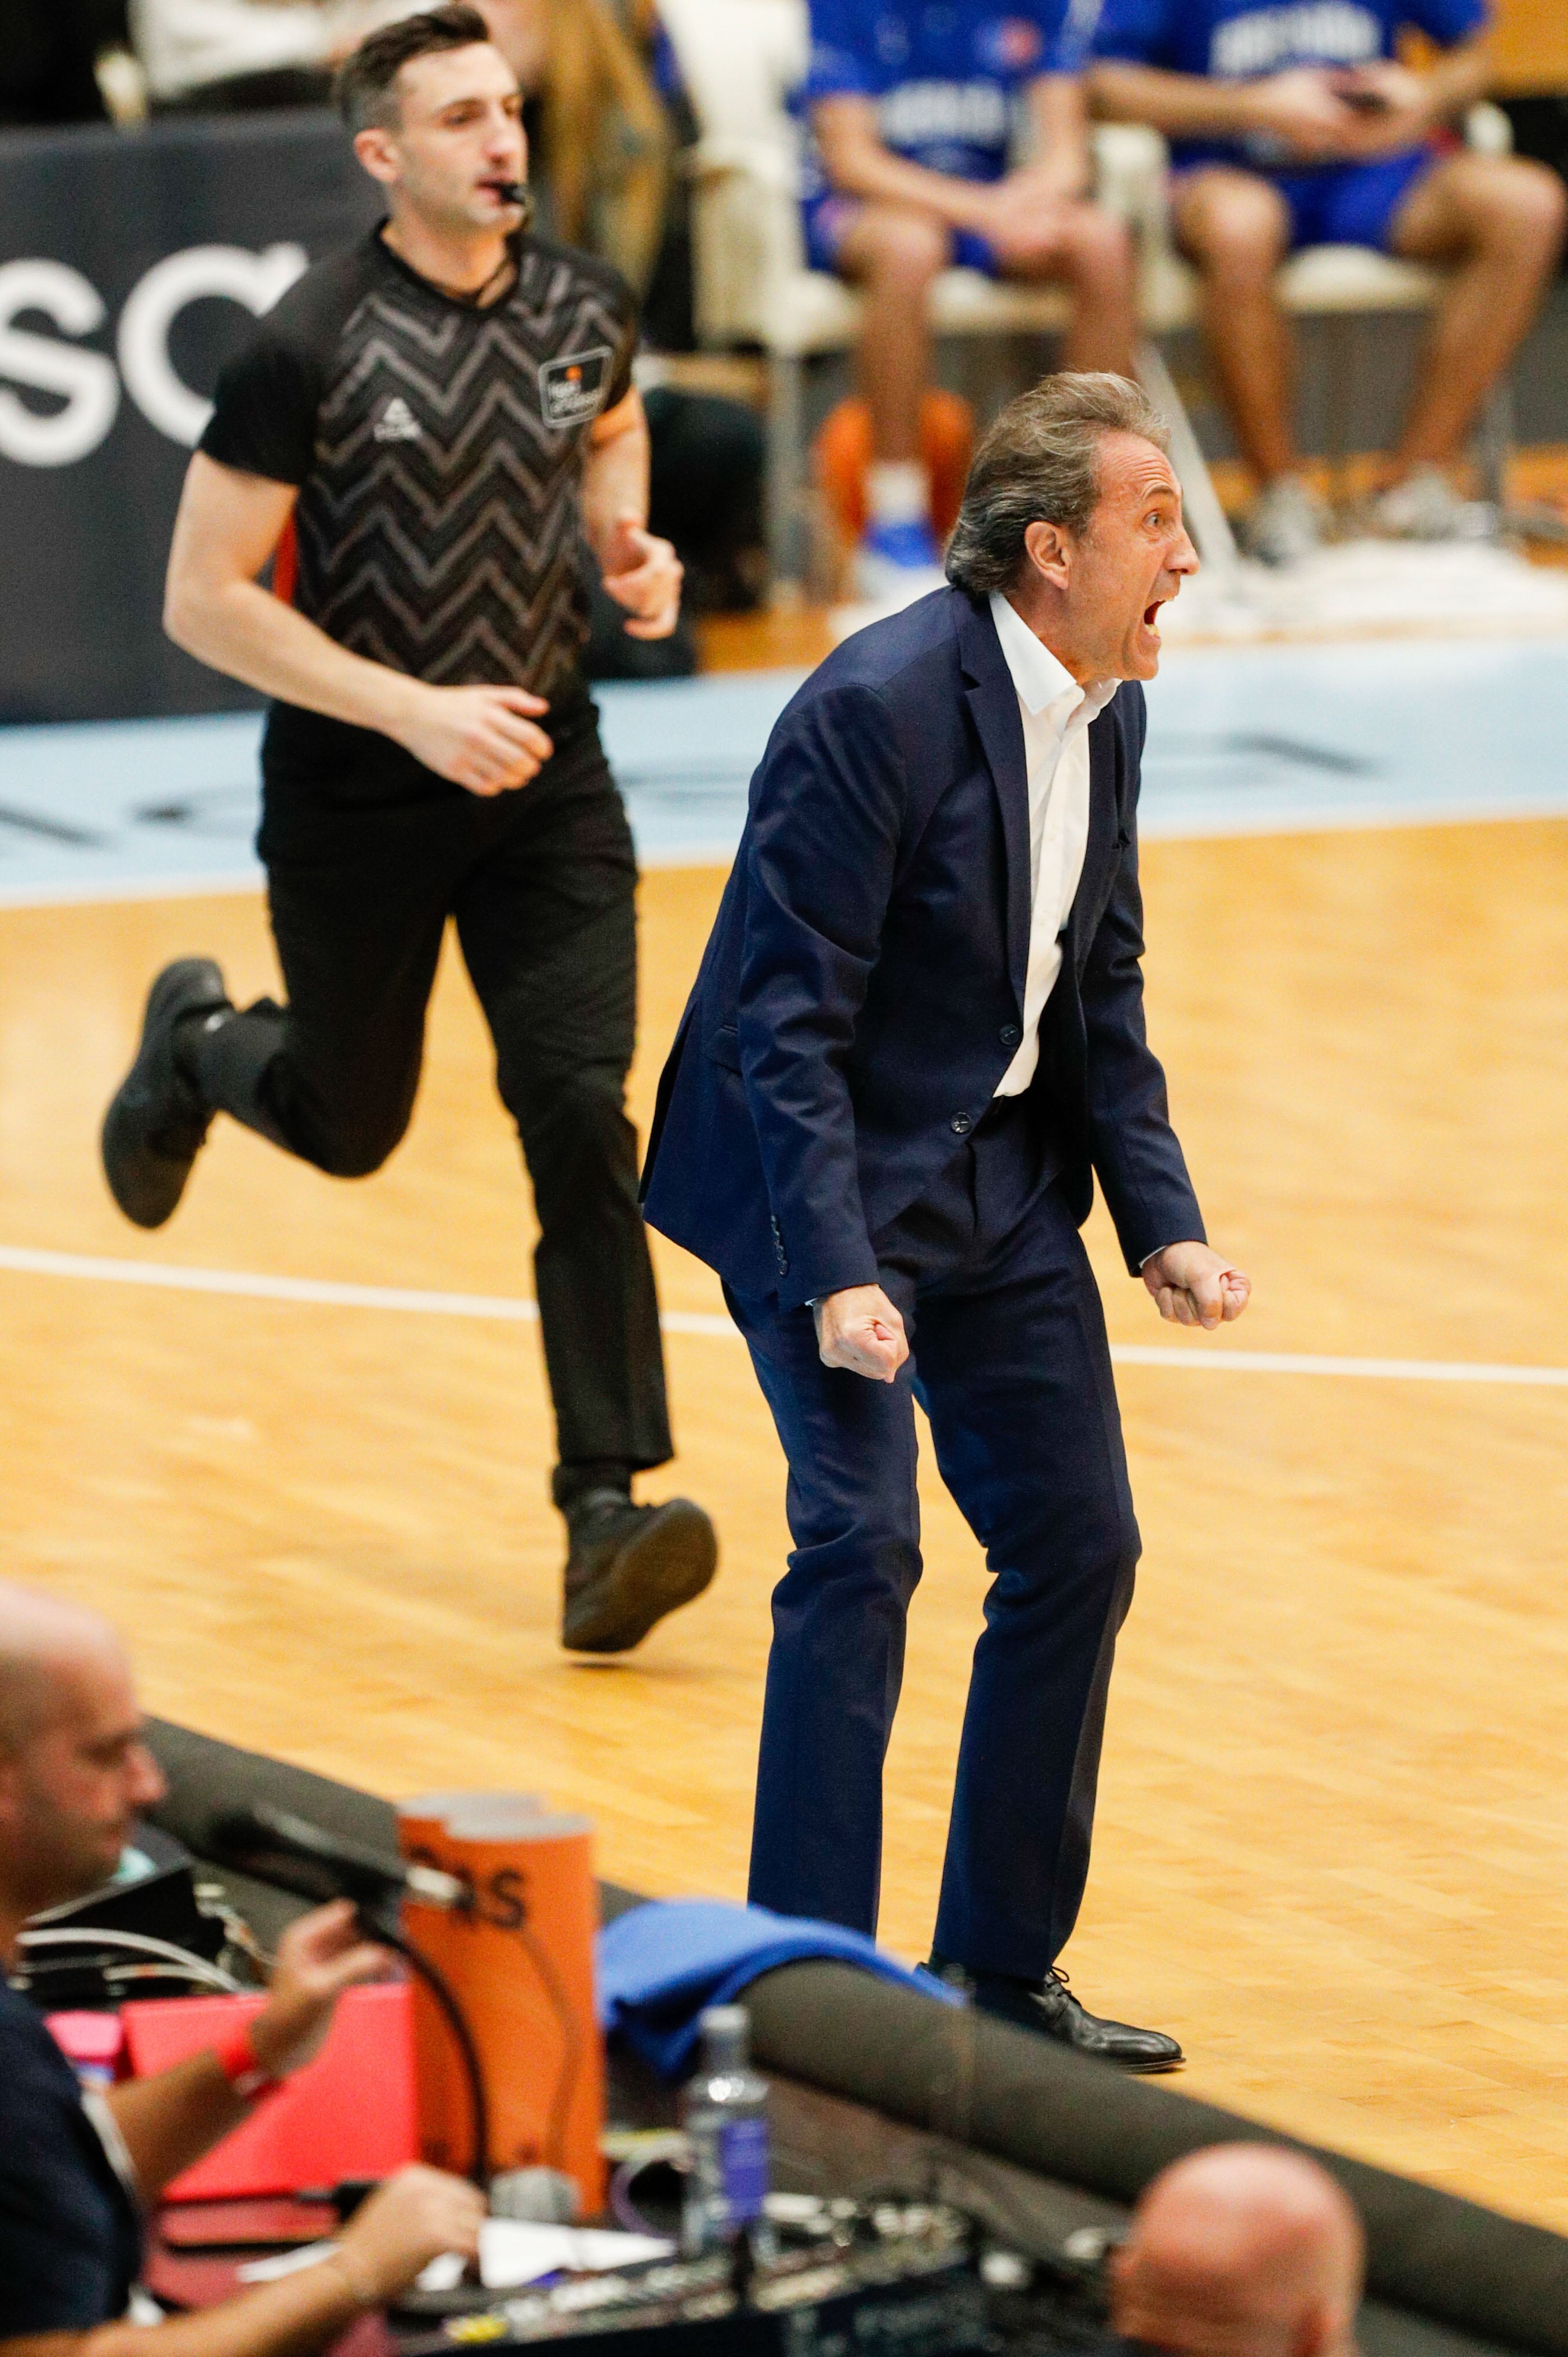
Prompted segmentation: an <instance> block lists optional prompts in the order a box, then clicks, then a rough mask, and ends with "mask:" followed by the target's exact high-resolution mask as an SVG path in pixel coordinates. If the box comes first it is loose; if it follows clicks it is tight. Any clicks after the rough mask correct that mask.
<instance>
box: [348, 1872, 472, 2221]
mask: <svg viewBox="0 0 1568 2357" xmlns="http://www.w3.org/2000/svg"><path fill="white" fill-rule="evenodd" d="M366 1928H367V1929H368V1931H369V1932H370V1934H371V1938H372V1939H374V1940H375V1941H376V1942H377V1943H378V1944H379V1945H380V1946H381V1947H383V1948H391V1949H392V1950H393V1951H394V1953H396V1954H398V1955H400V1956H401V1957H402V1958H403V1962H404V1963H405V1964H410V1965H412V1966H413V1970H414V1972H415V1973H416V1974H417V1975H418V1976H419V1978H420V1979H421V1980H422V1981H423V1982H424V1986H425V1987H426V1988H427V1989H428V1990H429V1991H430V1994H431V1996H433V1997H434V1998H435V2003H436V2005H437V2007H439V2009H440V2012H441V2017H442V2018H443V2020H444V2021H445V2022H446V2027H447V2029H449V2030H450V2031H451V2033H452V2042H453V2044H454V2045H455V2046H456V2049H457V2051H458V2053H459V2054H460V2055H461V2057H462V2061H463V2075H464V2077H465V2078H466V2080H467V2085H468V2108H469V2111H470V2114H471V2115H472V2119H473V2131H474V2144H473V2158H472V2159H471V2161H470V2162H469V2165H468V2168H467V2170H466V2171H465V2174H466V2175H467V2176H468V2177H470V2178H471V2179H473V2181H474V2183H475V2184H476V2185H477V2186H478V2189H479V2190H480V2192H481V2193H482V2192H483V2191H484V2190H485V2188H486V2186H487V2185H488V2183H489V2160H490V2107H489V2098H488V2097H487V2095H486V2093H485V2074H484V2071H483V2069H482V2068H481V2066H480V2062H479V2050H478V2047H477V2046H476V2045H475V2043H474V2035H473V2032H472V2030H471V2029H469V2028H468V2024H467V2020H466V2018H464V2014H463V2008H462V2007H461V2006H460V2005H459V2004H458V2002H457V2000H456V1997H455V1996H453V1994H452V1991H451V1989H450V1987H449V1986H448V1985H447V1983H446V1979H445V1978H444V1977H443V1975H441V1974H440V1973H438V1972H437V1971H436V1969H435V1965H434V1964H431V1963H430V1962H429V1960H428V1959H427V1958H426V1957H424V1956H422V1955H421V1954H420V1953H419V1950H418V1949H417V1948H416V1947H414V1946H413V1944H412V1943H410V1942H409V1941H407V1940H405V1939H404V1938H403V1934H402V1932H397V1931H392V1930H389V1929H388V1927H387V1925H386V1924H385V1923H384V1922H383V1921H381V1918H380V1917H379V1916H373V1917H371V1918H370V1919H368V1921H367V1926H366Z"/></svg>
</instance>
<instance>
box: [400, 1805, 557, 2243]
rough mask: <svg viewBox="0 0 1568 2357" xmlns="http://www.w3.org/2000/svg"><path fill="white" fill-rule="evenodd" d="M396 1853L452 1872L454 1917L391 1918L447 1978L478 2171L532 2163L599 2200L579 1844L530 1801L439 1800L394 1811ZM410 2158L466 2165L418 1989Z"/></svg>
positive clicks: (435, 2027) (463, 2117)
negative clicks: (482, 2095)
mask: <svg viewBox="0 0 1568 2357" xmlns="http://www.w3.org/2000/svg"><path fill="white" fill-rule="evenodd" d="M398 1838H399V1842H400V1845H401V1846H402V1849H403V1855H404V1857H410V1858H414V1859H417V1860H418V1861H419V1862H420V1863H421V1864H423V1865H426V1866H436V1867H441V1868H442V1869H443V1870H444V1871H445V1872H446V1873H447V1874H454V1875H456V1876H457V1877H458V1878H459V1879H460V1880H462V1881H463V1882H464V1883H465V1884H466V1885H467V1888H468V1889H469V1890H470V1891H471V1892H472V1894H473V1900H472V1905H471V1906H470V1907H469V1908H468V1909H467V1910H465V1911H464V1912H461V1913H457V1914H443V1913H441V1912H440V1911H439V1910H436V1909H435V1908H430V1907H420V1906H414V1905H409V1906H406V1907H405V1908H404V1910H403V1928H404V1933H405V1936H406V1937H407V1939H408V1940H409V1942H410V1943H411V1944H412V1945H413V1946H414V1947H416V1948H417V1949H418V1950H419V1951H420V1953H422V1954H423V1955H424V1956H426V1957H428V1959H429V1961H430V1962H431V1964H434V1965H435V1968H436V1970H437V1971H438V1972H439V1973H440V1974H441V1975H443V1976H444V1978H445V1979H446V1981H447V1982H448V1983H449V1985H450V1986H451V1989H452V1993H453V1995H454V1996H455V1997H456V2000H457V2003H458V2004H459V2006H460V2007H462V2009H463V2012H464V2014H465V2015H466V2017H467V2022H468V2026H469V2029H471V2030H472V2032H473V2037H474V2043H475V2045H476V2046H477V2048H478V2054H479V2061H480V2064H481V2067H482V2069H483V2072H484V2078H485V2092H486V2095H487V2097H488V2099H489V2114H490V2121H489V2129H490V2133H489V2154H488V2156H487V2158H488V2162H489V2168H490V2169H492V2170H495V2169H526V2168H532V2167H534V2166H536V2165H538V2164H539V2163H544V2164H545V2165H547V2166H548V2167H550V2168H552V2169H561V2170H562V2171H563V2172H564V2174H565V2175H566V2176H568V2177H571V2178H574V2179H575V2180H576V2184H577V2187H578V2190H579V2191H580V2193H581V2196H582V2203H583V2209H584V2211H585V2212H588V2213H591V2212H594V2211H596V2210H597V2209H598V2208H599V2207H600V2205H601V2203H602V2201H603V2199H604V2163H603V2161H602V2159H601V2158H600V2154H599V2136H600V2133H601V2130H602V2128H603V2126H604V2055H603V2050H602V2047H601V2043H600V2040H599V2034H598V2028H597V2024H596V2018H595V2011H594V1932H595V1929H596V1923H597V1920H598V1909H597V1900H596V1891H595V1887H594V1869H593V1857H592V1836H591V1833H590V1828H589V1826H588V1824H587V1821H586V1819H585V1818H583V1817H567V1816H552V1815H549V1814H547V1813H545V1812H544V1810H543V1808H542V1805H541V1803H539V1802H538V1801H537V1800H536V1799H534V1798H533V1797H532V1795H523V1794H513V1795H508V1794H503V1793H487V1792H475V1793H469V1794H467V1795H465V1794H460V1793H451V1792H447V1793H440V1794H432V1795H426V1796H425V1797H424V1799H423V1800H416V1801H410V1802H408V1803H405V1804H404V1805H403V1808H402V1809H400V1811H399V1813H398ZM413 2027H414V2064H415V2076H416V2081H417V2085H418V2091H419V2093H418V2100H419V2140H420V2149H421V2151H422V2152H423V2154H424V2158H425V2159H426V2160H428V2161H432V2162H434V2163H435V2165H436V2166H437V2167H439V2168H443V2169H467V2167H468V2165H469V2163H470V2161H471V2159H472V2157H473V2134H472V2119H471V2115H470V2110H469V2104H468V2096H467V2085H466V2083H465V2080H464V2077H463V2072H462V2065H461V2061H460V2060H459V2058H458V2056H457V2054H456V2050H455V2049H454V2046H453V2042H452V2036H451V2032H450V2030H449V2029H447V2027H446V2022H445V2020H444V2019H443V2018H442V2016H441V2014H440V2012H439V2010H438V2009H437V2007H436V2006H435V2001H434V1999H433V1998H432V1997H431V1996H430V1995H429V1993H428V1992H427V1991H426V1990H425V1989H424V1988H423V1987H420V1986H418V1985H417V1984H416V1986H415V1989H414V1996H413Z"/></svg>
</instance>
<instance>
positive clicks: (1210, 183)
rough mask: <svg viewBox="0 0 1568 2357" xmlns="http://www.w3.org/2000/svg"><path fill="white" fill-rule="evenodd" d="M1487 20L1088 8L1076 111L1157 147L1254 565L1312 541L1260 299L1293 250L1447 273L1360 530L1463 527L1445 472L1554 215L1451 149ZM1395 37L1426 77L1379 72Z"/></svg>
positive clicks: (1556, 207)
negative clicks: (1142, 133)
mask: <svg viewBox="0 0 1568 2357" xmlns="http://www.w3.org/2000/svg"><path fill="white" fill-rule="evenodd" d="M1406 32H1412V33H1419V34H1423V35H1424V36H1425V37H1426V38H1427V40H1428V41H1430V42H1433V43H1435V45H1436V47H1437V50H1438V52H1439V54H1438V55H1437V57H1436V59H1435V60H1434V62H1433V63H1432V64H1431V65H1429V66H1428V67H1427V68H1426V69H1425V70H1423V71H1419V72H1418V71H1413V70H1411V69H1410V68H1408V67H1407V66H1405V65H1403V64H1402V63H1400V62H1399V60H1398V57H1397V54H1396V52H1397V49H1398V46H1399V42H1400V38H1401V36H1402V34H1404V33H1406ZM1094 50H1095V55H1096V57H1097V59H1099V60H1100V62H1099V63H1097V64H1096V65H1095V66H1094V67H1093V69H1092V80H1091V89H1092V93H1093V97H1094V101H1095V103H1096V105H1097V106H1098V107H1099V108H1100V109H1101V110H1102V111H1103V112H1104V113H1110V114H1114V115H1118V116H1121V117H1122V118H1124V119H1127V120H1131V121H1134V122H1140V123H1150V124H1154V125H1155V128H1156V129H1157V130H1160V131H1163V132H1164V133H1165V135H1166V136H1167V137H1168V138H1169V140H1170V142H1171V164H1172V174H1173V185H1172V210H1173V218H1174V221H1175V226H1176V235H1177V237H1178V239H1179V241H1180V242H1181V245H1182V247H1183V248H1184V250H1185V251H1186V253H1187V254H1188V255H1189V256H1190V257H1191V258H1192V260H1193V261H1194V262H1195V263H1196V264H1197V267H1198V269H1199V270H1200V272H1201V273H1202V276H1203V311H1204V324H1205V328H1206V330H1207V333H1208V344H1209V348H1210V351H1211V353H1212V356H1213V361H1214V365H1215V369H1216V371H1217V373H1218V376H1219V384H1220V389H1221V391H1222V393H1223V394H1224V398H1225V402H1226V405H1227V407H1228V408H1229V410H1230V417H1231V422H1232V424H1233V425H1234V427H1235V430H1236V434H1237V437H1238V439H1239V440H1240V445H1241V447H1242V450H1243V452H1244V453H1245V455H1246V457H1248V459H1250V461H1251V465H1252V467H1253V468H1255V470H1256V472H1257V475H1258V478H1259V480H1260V483H1261V485H1262V489H1261V490H1260V493H1259V496H1258V499H1257V500H1256V501H1255V503H1254V505H1253V507H1252V509H1251V513H1250V515H1249V517H1248V520H1247V521H1248V539H1249V541H1250V544H1251V548H1252V550H1253V552H1254V554H1257V555H1259V556H1261V557H1262V558H1264V559H1265V560H1267V561H1268V562H1270V563H1273V564H1288V563H1290V562H1291V561H1292V560H1293V559H1294V558H1296V557H1299V556H1303V555H1305V554H1309V553H1310V552H1311V550H1312V549H1313V548H1315V547H1316V545H1317V543H1318V541H1319V539H1320V537H1321V535H1322V530H1323V522H1324V518H1323V511H1322V509H1321V506H1320V503H1319V502H1318V501H1317V500H1316V498H1315V496H1314V494H1313V493H1312V491H1311V490H1310V488H1309V487H1308V485H1307V484H1306V483H1305V480H1304V479H1303V476H1302V473H1301V465H1300V460H1299V457H1298V456H1297V453H1296V448H1295V444H1294V438H1293V434H1292V424H1291V390H1292V352H1291V342H1290V334H1289V329H1288V327H1287V325H1286V322H1285V320H1284V318H1283V315H1282V313H1281V311H1280V309H1279V307H1278V305H1277V303H1276V302H1275V300H1274V297H1273V274H1274V272H1275V270H1276V269H1277V267H1278V265H1279V264H1280V263H1281V262H1282V261H1283V258H1284V256H1285V255H1286V254H1287V253H1290V252H1291V251H1292V249H1293V248H1294V247H1295V246H1299V245H1325V244H1333V245H1337V244H1349V245H1369V246H1376V247H1380V249H1381V250H1382V251H1383V252H1384V253H1393V254H1399V255H1402V256H1403V257H1404V258H1405V259H1406V260H1408V261H1412V262H1426V263H1436V264H1442V265H1444V267H1445V268H1447V269H1449V270H1450V271H1451V272H1452V273H1453V276H1452V279H1451V282H1450V284H1449V286H1448V288H1447V291H1446V293H1445V294H1444V298H1443V301H1442V303H1441V304H1440V306H1439V307H1438V310H1437V313H1436V315H1435V317H1434V324H1433V328H1432V332H1431V338H1430V341H1429V344H1428V348H1427V351H1426V354H1425V358H1424V361H1423V365H1422V367H1421V368H1420V370H1419V371H1418V372H1417V376H1416V383H1415V393H1414V397H1413V399H1412V404H1411V406H1410V411H1409V414H1408V416H1407V418H1406V421H1405V425H1404V428H1403V431H1402V434H1401V436H1400V438H1399V442H1398V445H1397V447H1396V448H1395V449H1394V451H1393V452H1392V454H1391V457H1390V460H1389V466H1388V476H1387V480H1386V483H1385V485H1384V488H1383V489H1382V490H1381V491H1380V493H1379V494H1378V496H1377V497H1376V498H1375V499H1373V500H1371V501H1370V503H1369V508H1368V511H1367V515H1366V522H1367V524H1368V526H1369V529H1370V530H1372V531H1374V532H1378V533H1384V534H1386V535H1389V536H1391V537H1395V538H1402V539H1416V540H1442V539H1448V538H1451V537H1454V536H1455V535H1456V534H1460V533H1465V532H1466V530H1468V529H1470V528H1472V527H1473V526H1474V525H1475V523H1476V522H1477V521H1478V518H1477V511H1475V510H1474V509H1473V508H1472V507H1471V506H1470V504H1469V503H1468V502H1466V500H1462V499H1461V497H1460V495H1459V492H1458V490H1456V488H1455V484H1454V481H1453V479H1452V476H1451V472H1450V470H1451V468H1453V466H1454V464H1455V461H1456V460H1457V458H1458V457H1459V456H1460V452H1461V449H1462V447H1463V443H1464V439H1465V436H1466V432H1467V431H1468V429H1469V427H1470V426H1471V425H1473V423H1474V422H1475V419H1476V417H1477V414H1478V412H1479V411H1480V409H1481V407H1482V405H1483V404H1484V403H1485V401H1486V397H1487V393H1488V392H1489V390H1490V388H1491V387H1492V385H1493V384H1494V383H1495V382H1497V380H1498V377H1499V376H1500V375H1501V373H1502V371H1504V370H1505V369H1506V368H1507V366H1508V364H1509V361H1510V360H1511V358H1512V356H1513V353H1514V351H1515V350H1516V349H1517V347H1518V345H1519V343H1520V339H1522V337H1523V336H1524V334H1525V331H1526V329H1527V328H1529V326H1530V321H1531V319H1532V318H1533V317H1534V314H1535V310H1536V307H1537V304H1538V303H1539V301H1540V298H1541V291H1542V288H1543V286H1544V285H1545V283H1546V281H1547V279H1548V278H1549V277H1550V275H1551V274H1552V267H1553V265H1554V264H1555V262H1556V259H1557V254H1558V251H1559V248H1560V246H1561V243H1562V238H1563V217H1564V196H1563V185H1562V183H1561V181H1560V180H1558V178H1556V176H1555V175H1554V174H1553V173H1551V172H1549V171H1547V170H1546V169H1545V167H1543V166H1541V165H1539V164H1532V163H1528V162H1526V161H1524V160H1523V159H1522V158H1520V157H1516V156H1484V155H1477V154H1472V153H1467V152H1465V151H1463V150H1461V149H1459V148H1458V147H1457V145H1456V144H1455V139H1454V136H1453V134H1454V131H1455V127H1456V126H1457V125H1458V124H1459V123H1460V122H1461V120H1462V118H1463V116H1464V114H1465V113H1466V109H1467V108H1468V107H1469V106H1470V105H1471V104H1472V103H1473V102H1474V101H1475V100H1476V99H1477V98H1479V97H1480V96H1481V94H1482V92H1483V91H1485V89H1486V87H1487V70H1488V59H1487V0H1104V5H1103V8H1102V10H1101V17H1100V23H1099V27H1098V29H1097V32H1096V36H1095V41H1094ZM1444 142H1445V143H1446V144H1444Z"/></svg>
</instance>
